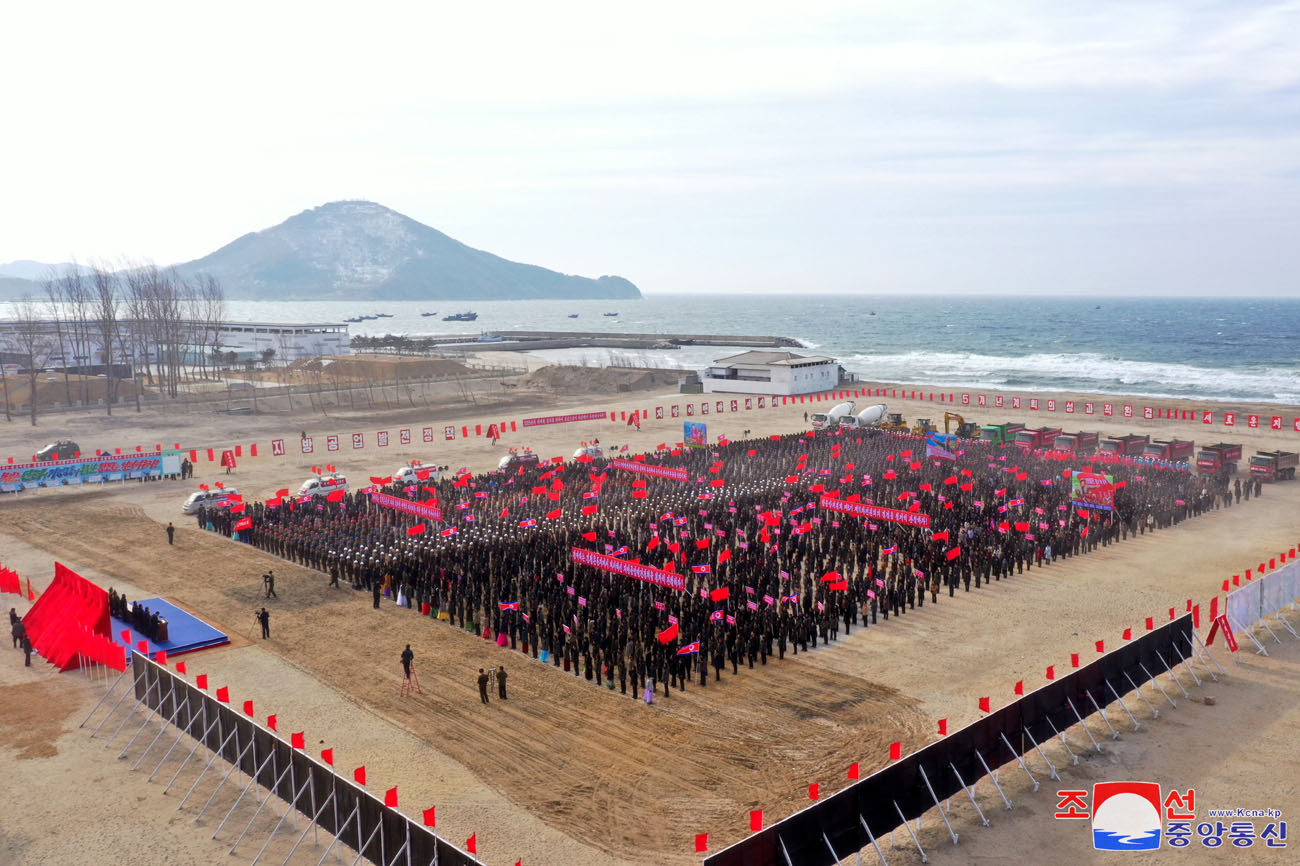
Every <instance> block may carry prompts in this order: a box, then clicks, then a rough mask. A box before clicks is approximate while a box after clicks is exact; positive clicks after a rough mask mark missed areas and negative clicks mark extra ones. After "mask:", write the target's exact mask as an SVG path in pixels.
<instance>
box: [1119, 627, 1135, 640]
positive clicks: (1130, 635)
mask: <svg viewBox="0 0 1300 866" xmlns="http://www.w3.org/2000/svg"><path fill="white" fill-rule="evenodd" d="M1120 637H1122V638H1123V639H1124V640H1133V629H1131V628H1126V629H1124V633H1123V634H1122V635H1120Z"/></svg>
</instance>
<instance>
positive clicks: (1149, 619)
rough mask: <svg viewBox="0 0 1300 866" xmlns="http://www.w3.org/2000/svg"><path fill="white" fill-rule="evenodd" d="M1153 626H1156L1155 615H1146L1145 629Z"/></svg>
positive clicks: (1148, 629)
mask: <svg viewBox="0 0 1300 866" xmlns="http://www.w3.org/2000/svg"><path fill="white" fill-rule="evenodd" d="M1155 627H1156V621H1155V617H1150V616H1149V617H1147V631H1151V630H1152V629H1153V628H1155Z"/></svg>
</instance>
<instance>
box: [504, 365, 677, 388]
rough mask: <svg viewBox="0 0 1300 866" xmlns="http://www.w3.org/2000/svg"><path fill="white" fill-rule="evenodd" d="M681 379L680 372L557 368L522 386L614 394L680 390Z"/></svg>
mask: <svg viewBox="0 0 1300 866" xmlns="http://www.w3.org/2000/svg"><path fill="white" fill-rule="evenodd" d="M680 376H681V373H679V372H678V371H676V370H651V369H637V368H631V367H572V366H564V365H559V364H555V365H552V366H549V367H542V368H541V369H539V370H534V371H533V372H531V373H529V374H528V375H527V376H525V377H524V378H523V379H521V380H520V383H521V384H522V385H523V386H524V387H526V388H533V389H536V390H538V391H546V392H549V393H552V394H613V393H626V392H631V391H650V390H655V389H661V388H671V387H676V385H677V380H678V378H679V377H680Z"/></svg>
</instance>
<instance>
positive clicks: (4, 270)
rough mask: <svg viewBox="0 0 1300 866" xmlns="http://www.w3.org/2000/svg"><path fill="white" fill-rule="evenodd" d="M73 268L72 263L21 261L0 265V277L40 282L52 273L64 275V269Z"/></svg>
mask: <svg viewBox="0 0 1300 866" xmlns="http://www.w3.org/2000/svg"><path fill="white" fill-rule="evenodd" d="M71 266H72V264H71V262H59V263H57V264H47V263H45V262H34V261H32V260H31V259H19V260H18V261H16V262H9V263H8V264H0V277H13V278H16V279H19V280H33V281H35V282H40V281H42V280H44V279H45V278H46V277H47V276H49V275H50V272H51V271H57V272H59V273H62V272H63V270H64V268H69V267H71Z"/></svg>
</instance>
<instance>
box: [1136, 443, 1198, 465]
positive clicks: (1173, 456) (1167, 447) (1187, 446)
mask: <svg viewBox="0 0 1300 866" xmlns="http://www.w3.org/2000/svg"><path fill="white" fill-rule="evenodd" d="M1195 453H1196V443H1195V442H1189V441H1188V440H1186V439H1154V440H1152V441H1151V442H1148V443H1147V445H1146V447H1145V448H1143V449H1142V456H1143V457H1159V458H1160V459H1161V460H1170V461H1175V462H1176V461H1178V460H1190V459H1191V457H1192V455H1193V454H1195Z"/></svg>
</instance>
